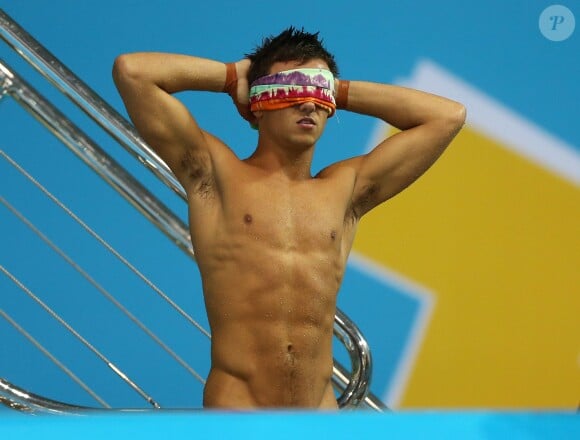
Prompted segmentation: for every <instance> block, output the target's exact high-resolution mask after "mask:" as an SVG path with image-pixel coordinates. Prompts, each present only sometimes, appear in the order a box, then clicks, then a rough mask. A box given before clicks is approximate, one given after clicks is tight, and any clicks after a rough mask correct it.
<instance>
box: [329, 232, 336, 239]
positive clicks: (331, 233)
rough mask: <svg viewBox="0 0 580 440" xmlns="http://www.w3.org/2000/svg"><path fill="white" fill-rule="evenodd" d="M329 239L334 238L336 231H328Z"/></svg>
mask: <svg viewBox="0 0 580 440" xmlns="http://www.w3.org/2000/svg"><path fill="white" fill-rule="evenodd" d="M330 239H331V240H336V231H330Z"/></svg>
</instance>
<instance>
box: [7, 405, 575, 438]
mask: <svg viewBox="0 0 580 440" xmlns="http://www.w3.org/2000/svg"><path fill="white" fill-rule="evenodd" d="M0 437H1V438H2V439H3V440H8V439H35V438H43V439H44V438H58V439H68V438H70V439H73V438H74V439H99V440H102V439H105V440H114V439H131V437H134V438H135V439H139V440H142V439H156V440H157V439H182V438H200V439H204V438H207V439H212V440H213V439H282V440H284V439H292V440H297V439H300V440H301V439H317V440H320V439H327V438H328V439H361V438H364V439H366V438H368V439H455V438H457V439H504V438H505V439H508V438H509V439H510V440H519V439H580V417H579V415H578V414H576V413H573V412H569V413H561V412H553V413H552V412H537V413H536V412H525V413H523V412H522V413H519V412H402V413H386V414H378V413H367V412H341V413H319V412H286V411H280V412H256V413H233V412H214V411H198V412H191V411H174V412H173V411H169V412H163V413H155V412H147V413H142V412H127V413H119V412H116V413H114V414H111V413H98V414H93V415H90V416H52V415H42V416H32V415H25V414H19V413H6V412H4V413H3V414H2V415H0Z"/></svg>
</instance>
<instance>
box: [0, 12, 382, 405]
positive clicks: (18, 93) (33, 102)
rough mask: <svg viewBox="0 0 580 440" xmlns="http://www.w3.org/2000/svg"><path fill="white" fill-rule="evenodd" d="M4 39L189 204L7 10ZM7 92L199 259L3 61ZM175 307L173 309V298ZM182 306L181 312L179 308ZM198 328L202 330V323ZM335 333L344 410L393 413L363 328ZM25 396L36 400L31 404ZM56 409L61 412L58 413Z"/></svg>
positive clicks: (3, 387) (177, 227)
mask: <svg viewBox="0 0 580 440" xmlns="http://www.w3.org/2000/svg"><path fill="white" fill-rule="evenodd" d="M0 37H1V38H2V39H3V40H4V41H5V42H6V43H7V44H8V45H9V46H10V47H12V48H13V49H14V50H15V51H16V52H17V53H19V54H20V55H21V56H22V57H23V58H24V59H26V60H27V61H28V62H29V63H30V64H31V65H32V66H33V67H34V68H35V69H36V70H37V71H38V72H40V74H41V75H42V76H43V77H45V78H46V79H48V80H49V81H50V82H51V83H52V84H54V85H55V86H56V87H57V88H58V89H59V90H60V91H61V92H62V93H63V94H64V95H66V96H67V97H68V98H69V99H70V100H72V101H73V103H75V104H76V105H77V106H78V107H79V108H80V109H81V110H83V111H84V112H85V113H86V114H87V115H88V116H89V117H90V118H91V119H92V120H94V121H95V122H96V123H97V124H98V125H99V126H100V127H101V128H103V129H104V130H105V131H106V132H107V133H108V134H109V135H111V136H112V137H113V138H114V139H115V140H116V141H117V142H118V143H119V144H120V145H121V146H122V147H124V148H125V150H127V151H128V152H129V153H130V154H131V155H132V156H134V157H135V158H136V159H137V160H138V161H139V162H140V163H142V164H143V165H145V167H146V168H147V169H149V170H150V171H151V172H153V174H154V175H155V176H157V177H158V178H159V179H160V180H161V181H162V182H163V183H164V184H165V185H167V186H168V187H169V188H171V189H172V190H173V191H174V192H176V193H177V194H178V195H179V196H180V197H182V198H183V199H184V200H185V199H186V197H185V193H184V191H183V189H182V187H181V186H180V185H179V183H178V182H177V180H176V179H175V177H174V176H173V174H172V173H171V171H170V170H169V168H168V167H167V165H166V164H165V163H164V162H163V161H162V160H161V159H160V158H159V157H158V156H157V155H156V154H155V152H154V151H153V150H152V149H151V148H150V147H149V146H148V145H147V144H146V143H145V142H144V141H143V140H142V139H141V138H140V137H139V135H138V134H137V132H136V131H135V129H134V128H133V126H132V125H131V124H129V123H128V122H127V121H126V120H125V119H124V118H123V117H122V116H121V115H119V113H118V112H116V111H115V110H114V109H113V108H112V107H111V106H110V105H109V104H107V103H106V102H105V101H104V100H103V99H101V98H100V97H99V96H98V95H97V94H96V93H95V92H94V91H93V90H91V89H90V88H89V87H88V86H87V85H86V84H85V83H84V82H82V81H81V80H80V79H79V78H78V77H77V76H76V75H75V74H74V73H73V72H71V71H70V70H69V69H68V68H67V67H66V66H64V65H63V64H62V63H61V62H60V61H59V60H58V59H56V57H54V56H53V55H52V54H51V53H50V52H49V51H48V50H46V49H45V48H44V47H43V46H42V45H41V44H40V43H39V42H38V41H36V40H35V39H34V38H33V37H31V36H30V35H29V34H28V33H27V32H26V31H25V30H24V29H23V28H21V27H20V26H19V25H18V24H17V23H16V22H14V20H12V19H11V18H10V17H9V16H8V15H7V14H6V13H5V12H4V11H2V10H1V9H0ZM0 85H1V86H2V90H1V91H0V92H1V93H2V94H8V95H9V96H11V97H12V98H14V99H15V100H16V101H17V102H18V103H19V104H20V105H21V106H22V107H23V108H25V109H26V110H27V111H28V112H30V113H31V114H32V115H33V116H34V117H35V118H37V119H38V120H39V121H41V122H42V123H43V124H44V125H45V126H46V127H48V128H49V130H50V131H51V132H52V133H53V134H54V135H55V136H56V137H57V138H59V139H60V140H61V141H62V142H63V143H64V144H65V145H66V146H67V147H68V148H69V149H70V150H71V151H73V152H74V153H75V154H76V155H77V156H78V157H79V158H81V160H83V161H84V162H85V163H86V164H87V165H88V166H89V167H90V168H91V169H93V171H95V172H96V173H97V174H98V175H99V176H100V177H102V178H103V179H104V180H105V181H106V182H107V183H109V184H110V185H111V186H112V187H113V188H114V189H115V190H116V191H117V192H118V193H119V194H120V195H121V196H123V197H124V198H125V199H126V200H128V201H129V203H131V204H132V205H133V206H134V207H135V208H137V209H138V210H139V212H141V213H142V214H143V215H144V216H145V217H146V218H147V219H148V220H149V221H151V222H152V223H153V224H154V225H155V226H156V227H157V228H158V229H159V230H161V231H162V232H163V233H164V234H165V235H166V236H167V237H168V238H169V239H170V240H171V241H172V242H173V243H175V244H176V245H177V246H178V247H179V248H180V249H182V250H183V251H184V252H185V253H186V254H187V255H188V256H189V257H191V258H194V253H193V249H192V245H191V242H190V239H189V232H188V228H187V226H186V225H185V224H184V223H183V222H182V221H181V219H180V218H178V217H177V216H176V215H175V214H174V213H173V212H172V211H171V210H170V209H169V208H167V207H166V206H165V205H164V204H163V203H162V202H160V201H159V200H158V199H157V198H156V197H155V196H153V195H152V194H151V193H150V192H149V191H148V190H147V189H146V188H145V187H144V186H143V185H142V184H141V183H140V182H139V181H137V180H136V179H135V178H134V177H133V176H132V175H131V174H129V173H128V172H127V171H126V170H125V169H124V168H123V167H122V166H120V165H119V164H118V163H116V162H115V161H114V160H113V159H112V158H111V157H110V156H109V155H108V154H107V153H106V152H105V151H104V150H102V149H101V148H100V147H99V146H98V145H97V144H96V143H95V142H93V141H92V140H91V139H90V138H89V137H88V136H86V135H85V134H84V133H83V131H82V130H80V129H79V128H78V127H77V126H75V125H74V124H73V123H72V122H71V121H70V120H69V119H68V118H66V116H64V115H63V114H62V113H61V112H60V111H59V110H58V109H56V108H55V107H54V106H53V105H52V104H51V103H50V102H49V101H48V100H46V99H45V98H44V97H43V96H41V95H40V94H39V93H38V92H37V91H36V90H35V89H34V88H32V87H31V86H30V85H29V84H28V83H26V81H24V80H23V79H22V78H20V77H19V75H18V74H16V72H14V71H13V70H12V69H11V68H10V67H9V66H7V65H6V64H5V63H3V62H1V60H0ZM167 300H168V301H171V300H170V299H169V298H167ZM174 306H175V308H176V309H177V310H178V311H180V309H179V307H178V306H176V305H174ZM182 314H184V313H182ZM186 317H187V316H186ZM193 323H194V324H197V323H195V321H193ZM334 333H335V336H336V337H337V338H338V339H339V340H340V341H341V342H342V343H343V344H344V346H345V347H346V349H347V352H348V354H349V357H350V361H351V366H352V368H351V372H350V373H348V372H347V370H346V369H345V368H344V367H342V366H341V365H340V364H339V363H338V362H337V361H335V365H334V371H333V372H334V375H333V385H334V386H335V388H336V389H337V390H339V391H340V392H341V395H340V397H339V398H338V403H339V406H340V407H341V408H350V407H369V408H372V409H375V410H379V411H380V410H383V409H385V406H384V404H383V403H382V402H381V401H380V400H379V399H378V398H377V397H376V396H374V395H372V393H369V390H368V388H369V384H370V378H371V356H370V349H369V347H368V344H367V343H366V341H365V339H364V338H363V336H362V334H361V333H360V331H359V330H358V328H357V327H356V325H355V324H354V323H352V322H351V321H350V320H349V319H348V318H347V317H346V316H345V315H344V314H343V313H342V312H341V311H340V310H337V313H336V316H335V326H334ZM0 373H1V372H0ZM0 391H2V393H1V394H0V403H5V404H8V405H9V406H10V404H9V403H7V402H12V404H13V407H14V409H22V408H26V407H27V405H28V408H29V409H30V408H34V410H35V411H38V410H40V408H42V407H43V405H45V406H44V407H45V408H46V409H47V410H50V411H49V412H59V411H60V412H67V411H68V410H70V412H75V411H76V410H75V411H73V409H75V408H76V409H79V408H81V409H82V407H75V406H72V405H67V404H61V403H60V402H55V401H52V400H50V399H46V398H43V397H41V396H36V395H34V394H32V393H29V392H25V391H23V390H22V389H19V388H18V387H16V386H14V385H12V384H10V383H9V382H7V381H5V380H4V381H1V382H0ZM24 395H28V396H33V397H30V398H26V397H23V396H24ZM51 402H52V403H51ZM54 405H56V407H57V408H58V411H53V410H52V409H54ZM51 408H52V409H51ZM22 410H23V409H22Z"/></svg>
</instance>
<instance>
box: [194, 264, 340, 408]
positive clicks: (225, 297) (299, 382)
mask: <svg viewBox="0 0 580 440" xmlns="http://www.w3.org/2000/svg"><path fill="white" fill-rule="evenodd" d="M206 255H207V254H206ZM254 255H255V254H254ZM259 260H261V261H257V259H250V260H248V259H245V260H242V261H243V262H241V260H240V259H237V258H234V259H233V261H232V260H230V261H224V260H222V261H221V262H220V264H219V269H217V268H216V269H214V270H212V269H211V268H209V267H206V269H208V270H206V271H205V272H204V271H203V270H202V273H204V274H205V275H206V276H204V293H205V299H206V308H207V312H208V318H209V321H210V326H211V330H212V350H211V351H212V352H211V360H212V367H211V370H210V374H209V376H208V379H207V383H206V387H205V390H204V406H205V407H211V408H237V409H245V408H248V409H249V408H264V407H279V408H287V407H301V408H328V409H336V408H337V404H336V399H335V396H334V392H333V390H332V386H331V375H332V365H333V363H332V330H333V322H334V312H335V300H336V291H337V286H338V282H337V281H336V280H335V281H333V278H335V277H332V276H330V277H329V274H330V273H332V272H333V270H329V264H328V262H327V263H326V264H325V265H323V266H321V265H320V264H317V263H316V262H315V261H312V260H311V261H309V260H310V259H309V258H308V256H305V255H302V256H300V258H299V259H290V260H288V259H284V260H283V261H278V263H279V264H276V258H275V255H273V254H271V255H270V256H269V258H268V256H266V257H265V258H264V260H262V259H259ZM296 261H298V263H296ZM199 263H200V264H201V265H202V266H203V262H201V261H200V262H199ZM330 266H332V265H330ZM216 267H217V266H216ZM285 273H287V274H289V276H288V277H286V276H285ZM208 274H209V276H208ZM231 274H235V276H232V275H231Z"/></svg>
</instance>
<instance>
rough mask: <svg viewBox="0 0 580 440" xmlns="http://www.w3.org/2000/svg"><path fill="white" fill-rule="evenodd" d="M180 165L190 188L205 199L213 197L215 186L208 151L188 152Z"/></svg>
mask: <svg viewBox="0 0 580 440" xmlns="http://www.w3.org/2000/svg"><path fill="white" fill-rule="evenodd" d="M180 165H181V172H182V175H183V176H186V177H187V186H188V188H191V189H193V191H194V192H195V193H197V194H199V195H200V196H202V197H203V198H207V197H209V196H211V195H213V191H214V188H215V185H214V178H213V173H212V167H211V158H210V156H209V153H208V152H207V151H195V150H188V151H186V152H185V154H184V155H183V157H182V159H181V162H180Z"/></svg>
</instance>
